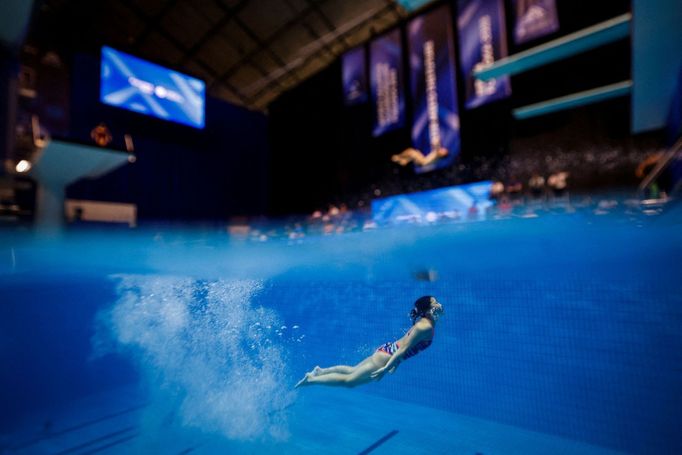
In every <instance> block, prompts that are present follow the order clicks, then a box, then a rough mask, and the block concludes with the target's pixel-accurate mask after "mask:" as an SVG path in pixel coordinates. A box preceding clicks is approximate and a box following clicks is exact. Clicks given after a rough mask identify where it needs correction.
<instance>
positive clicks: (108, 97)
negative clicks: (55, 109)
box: [100, 46, 206, 128]
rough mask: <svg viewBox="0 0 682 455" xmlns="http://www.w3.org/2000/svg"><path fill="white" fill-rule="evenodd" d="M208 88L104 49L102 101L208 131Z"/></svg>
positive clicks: (202, 83) (180, 74)
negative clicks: (205, 119)
mask: <svg viewBox="0 0 682 455" xmlns="http://www.w3.org/2000/svg"><path fill="white" fill-rule="evenodd" d="M205 94H206V84H204V82H203V81H201V80H199V79H196V78H194V77H191V76H188V75H186V74H182V73H179V72H177V71H174V70H171V69H169V68H164V67H163V66H160V65H156V64H154V63H151V62H148V61H145V60H142V59H140V58H137V57H134V56H132V55H129V54H126V53H124V52H121V51H117V50H116V49H112V48H110V47H106V46H104V47H102V65H101V81H100V101H102V102H103V103H105V104H109V105H111V106H116V107H120V108H123V109H128V110H130V111H134V112H139V113H141V114H146V115H150V116H153V117H157V118H160V119H163V120H168V121H171V122H177V123H181V124H184V125H189V126H192V127H194V128H203V127H204V116H205V103H206V95H205Z"/></svg>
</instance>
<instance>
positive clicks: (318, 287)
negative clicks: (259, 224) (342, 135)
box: [0, 206, 682, 454]
mask: <svg viewBox="0 0 682 455" xmlns="http://www.w3.org/2000/svg"><path fill="white" fill-rule="evenodd" d="M599 213H600V212H599V211H595V210H594V209H593V207H590V208H585V209H582V210H580V209H578V210H577V211H575V212H574V213H571V214H544V215H542V216H539V217H537V218H511V219H502V220H496V221H479V222H466V223H453V224H445V225H432V226H418V227H417V226H415V227H408V226H401V227H393V228H384V229H378V230H375V231H369V232H355V233H348V234H343V235H335V236H321V235H320V236H309V237H306V238H304V239H302V240H296V241H290V240H288V239H272V240H270V241H267V242H264V243H256V242H249V241H242V240H238V239H235V238H230V237H229V236H227V234H225V233H224V232H222V231H210V230H207V229H184V230H180V229H177V228H174V229H170V228H169V229H163V230H160V229H154V230H135V231H116V230H115V231H92V230H91V231H75V232H74V231H71V232H66V233H63V234H59V235H56V234H50V235H38V234H34V233H30V232H22V231H16V230H14V231H5V232H2V233H0V236H1V237H0V239H1V240H0V246H1V247H0V295H1V297H0V299H1V303H0V403H2V412H1V413H0V453H123V452H126V453H190V452H191V453H216V452H220V453H278V454H281V453H322V451H324V452H326V453H471V454H474V453H482V454H489V453H612V452H627V453H656V454H661V453H682V434H681V433H680V431H679V430H680V422H681V421H682V367H681V365H682V297H681V296H682V274H681V273H680V271H681V268H680V258H681V257H682V255H681V254H680V253H682V229H681V227H682V210H680V208H679V207H676V206H673V207H668V208H666V209H665V210H663V211H662V212H661V213H658V214H654V215H651V216H648V215H645V214H642V213H640V212H632V211H628V210H625V209H622V210H615V211H614V213H610V214H599ZM429 271H430V272H429ZM426 272H429V273H430V276H431V277H432V278H435V279H434V280H432V281H429V280H425V279H424V277H425V276H428V275H429V273H426ZM424 294H433V295H435V296H437V297H438V299H439V300H440V301H441V302H442V303H443V304H444V305H445V308H446V314H445V316H444V318H443V319H442V320H441V321H439V323H438V326H437V328H436V338H435V341H434V343H433V345H432V346H431V347H430V348H429V349H428V350H426V351H425V352H423V353H421V354H420V355H418V356H416V357H415V358H413V359H410V360H409V361H407V362H405V363H404V364H403V365H402V366H401V367H400V369H399V370H398V371H397V372H396V374H395V375H387V376H386V377H385V378H384V379H383V380H382V381H381V382H378V383H372V384H369V385H367V386H363V387H361V388H356V389H351V390H347V389H332V388H314V387H310V388H304V389H299V390H293V384H295V382H296V381H297V380H298V379H299V378H300V377H301V376H302V375H303V373H304V372H305V371H308V370H310V369H311V368H312V367H313V366H315V365H322V366H330V365H332V364H354V363H356V362H358V361H360V360H361V359H362V358H364V357H365V356H367V355H369V354H371V352H372V351H373V350H374V349H376V347H377V346H378V345H380V344H382V343H384V342H386V341H389V340H394V339H396V338H397V337H399V336H400V335H401V334H402V333H404V331H405V330H406V329H407V328H408V327H409V319H408V317H407V314H408V312H409V310H410V307H411V304H412V302H413V301H414V299H416V298H417V297H419V296H421V295H424Z"/></svg>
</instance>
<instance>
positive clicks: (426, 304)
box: [410, 295, 436, 323]
mask: <svg viewBox="0 0 682 455" xmlns="http://www.w3.org/2000/svg"><path fill="white" fill-rule="evenodd" d="M435 301H436V298H435V297H433V296H432V295H425V296H423V297H419V298H418V299H417V300H415V302H414V308H412V311H410V318H412V322H413V323H414V322H415V321H416V320H417V318H419V317H424V314H426V312H427V311H429V310H430V309H431V304H432V303H433V302H435Z"/></svg>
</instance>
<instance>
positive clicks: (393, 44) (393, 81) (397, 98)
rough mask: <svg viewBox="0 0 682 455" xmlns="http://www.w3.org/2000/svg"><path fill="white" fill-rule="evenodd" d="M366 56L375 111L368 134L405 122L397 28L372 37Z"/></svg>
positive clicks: (383, 131) (393, 127) (382, 132)
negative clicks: (372, 126)
mask: <svg viewBox="0 0 682 455" xmlns="http://www.w3.org/2000/svg"><path fill="white" fill-rule="evenodd" d="M369 58H370V65H369V68H370V86H371V89H372V104H373V105H374V112H375V116H374V128H373V130H372V135H373V136H375V137H376V136H380V135H382V134H384V133H386V132H388V131H391V130H394V129H396V128H399V127H401V126H403V125H404V123H405V96H404V93H403V77H402V74H403V62H402V46H401V43H400V29H395V30H394V31H392V32H390V33H387V34H386V35H384V36H382V37H380V38H377V39H375V40H374V41H372V43H371V44H370V47H369Z"/></svg>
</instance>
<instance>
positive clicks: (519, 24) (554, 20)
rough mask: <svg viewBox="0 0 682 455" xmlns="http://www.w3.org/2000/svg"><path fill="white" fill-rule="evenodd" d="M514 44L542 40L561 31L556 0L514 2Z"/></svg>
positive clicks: (522, 0) (515, 0) (520, 0)
mask: <svg viewBox="0 0 682 455" xmlns="http://www.w3.org/2000/svg"><path fill="white" fill-rule="evenodd" d="M513 5H514V13H515V18H514V42H516V44H523V43H525V42H526V41H530V40H533V39H535V38H540V37H542V36H545V35H549V34H550V33H554V32H556V31H557V30H559V15H558V14H557V9H556V0H513Z"/></svg>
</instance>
